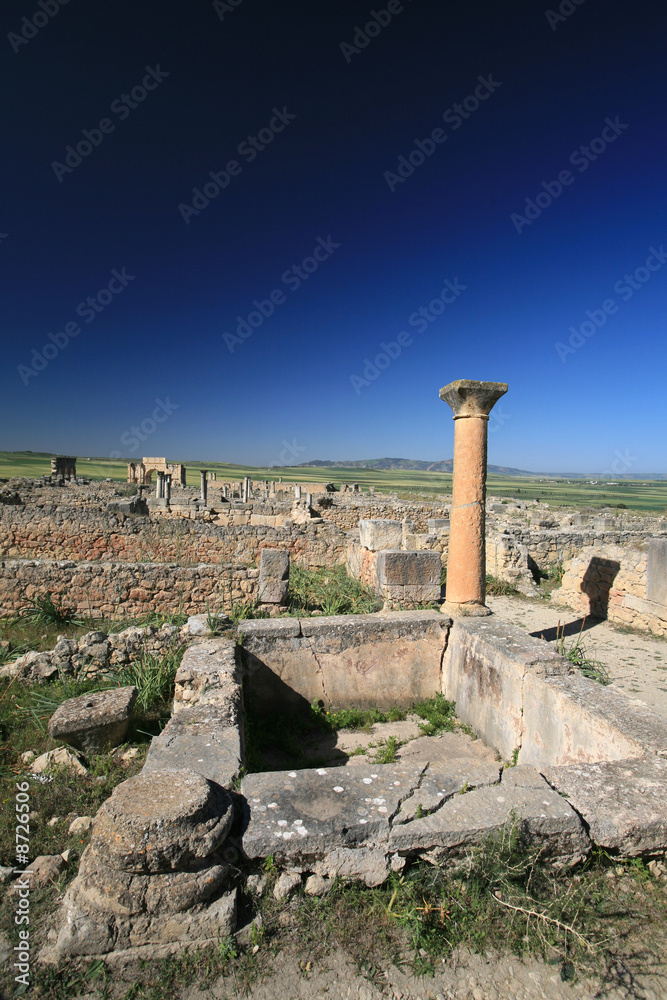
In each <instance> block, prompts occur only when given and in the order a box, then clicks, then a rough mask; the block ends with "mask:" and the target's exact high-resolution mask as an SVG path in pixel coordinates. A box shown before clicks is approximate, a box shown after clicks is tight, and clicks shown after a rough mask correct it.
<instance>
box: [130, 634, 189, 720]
mask: <svg viewBox="0 0 667 1000" xmlns="http://www.w3.org/2000/svg"><path fill="white" fill-rule="evenodd" d="M184 652H185V646H179V647H175V648H173V649H170V650H169V651H168V652H166V653H164V654H163V655H162V656H156V655H154V654H153V653H146V652H144V653H142V655H141V657H140V658H139V659H138V660H134V661H133V662H132V663H127V664H125V665H124V666H122V667H121V668H120V670H119V671H118V674H117V678H118V683H119V684H121V685H130V684H133V685H134V686H135V687H136V689H137V705H138V706H139V708H140V709H141V710H142V711H143V712H150V711H152V710H155V709H158V708H160V707H162V706H166V705H167V704H168V703H169V701H170V700H171V698H172V697H173V693H174V678H175V677H176V671H177V670H178V668H179V667H180V665H181V660H182V659H183V653H184Z"/></svg>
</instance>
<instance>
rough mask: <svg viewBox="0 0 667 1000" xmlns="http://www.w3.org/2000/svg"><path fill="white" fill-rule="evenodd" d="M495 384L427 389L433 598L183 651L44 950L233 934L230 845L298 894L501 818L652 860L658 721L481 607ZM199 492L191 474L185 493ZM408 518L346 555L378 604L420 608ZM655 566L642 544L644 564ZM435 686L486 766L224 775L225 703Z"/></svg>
mask: <svg viewBox="0 0 667 1000" xmlns="http://www.w3.org/2000/svg"><path fill="white" fill-rule="evenodd" d="M506 389H507V386H505V385H504V384H500V383H476V382H470V381H459V382H455V383H452V384H450V385H449V386H446V387H445V388H444V389H443V390H441V398H443V399H444V400H446V401H447V402H448V403H449V404H450V405H451V406H452V409H453V411H454V419H455V421H456V431H455V439H456V440H455V464H454V488H453V499H452V504H451V511H450V517H449V519H447V518H441V519H434V520H440V521H445V520H449V524H448V525H447V526H446V527H445V526H444V525H443V524H439V525H434V526H433V527H434V531H433V533H432V535H433V537H434V538H437V537H438V533H440V535H445V534H446V535H447V537H448V548H449V560H448V562H449V568H448V578H447V602H446V603H445V604H440V605H439V609H435V608H434V609H433V610H414V611H385V612H382V613H378V614H369V615H339V616H333V617H328V618H327V617H322V618H305V619H296V618H287V617H282V618H279V619H270V620H261V619H260V620H255V621H244V622H242V623H241V627H240V628H239V632H238V635H237V637H236V639H235V638H233V637H232V638H209V637H204V636H202V637H201V638H199V639H195V640H194V641H191V643H190V645H189V647H188V649H187V651H186V653H185V655H184V658H183V661H182V663H181V666H180V668H179V671H178V674H177V676H176V687H175V695H174V706H173V714H172V717H171V720H170V721H169V723H168V724H167V726H166V727H165V728H164V729H163V731H162V732H161V733H160V735H159V736H157V737H155V738H154V739H153V741H152V743H151V746H150V750H149V753H148V757H147V759H146V763H145V766H144V768H143V771H142V772H141V774H140V775H138V776H137V777H135V778H132V779H130V780H129V781H126V782H124V783H123V784H122V785H119V786H118V787H117V788H116V789H115V790H114V792H113V794H112V795H111V797H110V798H109V799H108V800H107V801H106V802H105V803H104V804H103V806H102V807H101V809H100V810H99V812H98V814H97V816H96V817H95V820H94V823H93V828H92V837H91V841H90V844H89V845H88V847H87V848H86V849H85V851H84V854H83V857H82V859H81V865H80V868H79V873H78V875H77V877H76V878H75V880H74V881H73V882H72V883H71V885H70V886H69V888H68V890H67V893H66V895H65V898H64V901H63V905H62V908H61V910H60V912H59V914H58V917H57V920H56V924H55V926H54V928H53V930H52V933H51V938H50V942H49V945H48V946H47V948H46V950H45V952H44V953H43V955H42V958H43V959H44V960H50V961H53V960H56V959H58V958H62V957H69V956H87V957H88V958H96V957H100V958H104V959H105V960H107V961H110V962H114V961H124V960H126V959H127V958H128V957H145V958H152V957H157V956H161V955H166V954H169V953H172V952H176V951H179V950H180V949H182V948H183V947H187V946H195V945H196V946H201V945H205V944H207V943H213V942H217V941H219V940H220V937H221V936H225V935H228V934H231V933H233V932H234V931H235V929H236V895H237V889H236V887H235V882H234V875H233V867H232V866H233V864H234V863H235V861H236V859H237V858H238V857H239V856H241V857H242V858H246V859H248V860H250V861H260V860H263V859H265V858H266V857H268V856H269V855H271V856H272V857H273V858H274V860H275V862H276V863H277V864H278V865H279V866H280V867H282V868H284V870H285V871H286V872H288V873H289V877H290V879H292V880H296V882H295V884H297V883H299V882H300V880H301V878H302V877H303V876H309V877H311V876H317V877H318V878H320V879H331V878H333V877H342V878H353V879H358V880H360V881H362V882H364V883H365V884H366V885H369V886H372V885H379V884H381V883H382V882H383V881H384V880H385V878H386V877H387V875H388V874H389V872H391V871H400V870H401V869H402V868H403V867H404V865H405V864H406V863H407V861H408V860H409V859H411V858H415V857H423V858H425V859H427V860H429V861H431V862H432V863H436V864H449V863H453V864H455V863H457V861H458V860H460V859H461V857H462V856H463V855H464V854H465V852H466V850H467V849H468V848H469V847H470V846H472V845H474V844H477V843H479V842H480V840H482V839H483V838H484V837H486V836H488V835H493V834H496V833H498V832H499V831H501V830H502V829H503V828H504V827H505V826H506V825H507V824H508V823H513V824H515V825H516V826H518V827H519V828H520V830H521V831H522V832H523V834H524V835H525V836H527V837H528V838H530V839H531V840H533V841H534V842H536V843H538V844H539V845H540V848H541V851H542V856H543V857H544V858H546V859H550V860H551V861H552V863H554V864H557V865H570V864H574V863H576V862H578V861H580V860H581V859H582V858H584V857H585V856H586V855H587V853H588V852H589V851H590V850H591V847H592V846H593V845H597V846H599V847H601V848H604V849H605V850H608V851H614V852H617V853H618V854H620V855H625V856H636V855H641V854H644V855H645V854H652V855H662V854H664V852H665V850H666V849H667V759H666V757H667V749H666V748H667V723H666V722H665V721H664V720H663V719H662V718H660V717H659V716H657V715H655V714H654V713H652V712H651V711H649V710H648V709H647V708H646V706H644V705H642V704H641V703H637V702H636V701H633V700H632V699H630V698H628V697H627V696H625V695H623V694H622V693H621V692H620V691H618V690H613V689H610V688H604V687H601V686H599V685H597V684H595V682H593V681H591V680H588V679H586V678H584V677H582V676H581V675H580V673H579V672H578V671H577V670H576V669H575V668H574V667H573V666H572V664H571V663H569V661H568V660H566V659H564V658H563V657H561V656H559V655H558V654H557V653H556V652H555V651H554V650H553V649H552V648H551V647H550V646H548V645H547V644H546V643H544V642H543V641H541V640H539V639H534V638H531V637H529V636H526V635H525V634H524V633H522V632H521V631H520V630H519V629H517V628H515V627H513V626H510V625H508V624H506V623H504V622H502V621H500V620H497V619H495V618H489V617H488V614H489V612H488V609H487V608H486V606H485V567H486V554H485V513H486V504H485V473H486V431H487V421H488V415H489V411H490V409H491V407H492V405H493V403H494V402H495V400H496V399H498V398H499V397H500V395H502V393H503V392H505V391H506ZM206 483H207V479H206V470H203V471H202V490H205V484H206ZM246 492H247V489H246ZM406 527H407V528H409V527H410V526H409V525H408V526H405V525H401V524H400V522H391V521H387V522H386V523H385V524H384V525H382V524H381V523H379V522H378V521H377V520H375V521H374V520H373V519H369V520H368V521H367V523H366V524H365V525H362V528H361V534H360V541H361V543H364V542H365V543H366V544H365V545H364V544H362V545H361V548H362V549H363V551H364V552H366V553H368V555H367V556H364V558H366V559H367V560H371V561H374V566H375V572H376V574H377V580H378V585H379V586H381V588H383V589H384V592H385V597H386V598H387V600H389V601H391V600H392V599H393V598H399V597H400V598H402V599H403V600H406V599H407V600H409V599H413V600H414V601H415V602H416V601H417V600H423V599H425V598H426V599H429V598H434V599H435V598H436V595H437V599H439V598H440V578H439V572H440V554H439V552H438V551H433V552H429V551H418V550H415V549H406V548H405V544H406V541H408V539H409V538H410V537H411V536H412V535H414V532H410V531H409V530H406ZM447 528H448V529H449V530H447ZM261 552H262V557H261V562H260V569H259V592H260V599H261V600H263V601H264V602H266V603H267V604H269V603H272V602H274V603H276V604H278V605H279V604H280V603H281V601H282V600H283V599H284V593H285V589H286V582H287V565H288V561H287V557H286V554H283V553H281V552H279V550H270V549H266V548H263V549H262V550H261ZM663 558H664V550H663V548H659V549H656V550H655V552H653V554H652V565H653V566H656V565H658V564H660V565H662V564H661V563H660V560H661V559H663ZM656 593H657V591H656V587H655V586H654V587H653V590H652V594H653V596H655V594H656ZM659 596H660V595H659ZM193 624H194V623H193ZM193 634H200V635H201V631H198V632H197V630H195V631H194V633H193ZM436 693H440V694H442V695H444V696H445V697H446V698H448V699H451V700H453V701H455V702H456V710H457V715H458V717H459V718H460V719H461V720H462V721H463V722H465V723H467V724H468V725H469V726H470V727H471V728H472V729H473V730H474V731H475V732H476V733H477V734H478V735H479V736H480V737H481V739H482V740H483V742H484V744H485V745H486V746H487V747H491V748H495V749H496V750H497V757H496V758H494V756H493V754H491V755H490V756H486V757H483V756H479V755H474V754H467V753H466V752H465V751H463V750H462V749H461V747H460V745H459V746H457V748H456V750H454V747H453V746H452V744H451V743H450V742H448V741H447V740H445V739H443V740H442V741H440V742H438V740H434V741H432V742H431V743H428V742H427V743H426V744H424V743H423V742H422V748H421V756H420V755H417V754H416V753H415V754H414V755H412V756H411V755H410V754H406V756H405V757H402V758H401V760H399V761H398V762H396V763H394V764H374V763H367V762H365V761H364V762H362V763H357V764H356V765H353V764H350V765H349V766H343V767H337V766H326V767H320V768H313V769H303V770H291V771H282V772H280V771H279V772H266V773H254V774H247V775H245V776H244V777H243V778H242V780H241V781H240V786H239V777H240V775H241V773H242V768H243V767H244V763H245V756H244V732H243V711H242V704H243V699H244V698H245V699H246V701H247V703H248V704H249V705H251V706H252V707H253V710H254V711H255V712H257V713H258V714H259V715H260V716H261V715H262V713H264V714H267V715H269V714H275V713H276V712H278V713H285V714H286V715H287V716H289V715H290V713H295V712H299V711H302V710H304V709H306V708H307V707H308V706H309V705H310V704H312V703H313V702H318V703H320V704H321V705H322V706H323V707H324V708H326V709H329V708H331V707H336V708H339V707H354V706H357V707H362V708H363V707H373V706H377V707H379V708H390V707H393V706H398V707H407V706H409V705H410V704H412V703H413V702H414V701H415V700H418V699H419V698H425V697H430V696H432V695H433V694H436ZM424 739H425V740H427V741H428V739H429V738H428V737H425V738H424ZM415 743H419V741H418V740H417V741H415ZM351 760H352V759H351ZM503 760H504V761H508V762H511V763H508V764H503V763H502V761H503ZM512 765H516V766H512Z"/></svg>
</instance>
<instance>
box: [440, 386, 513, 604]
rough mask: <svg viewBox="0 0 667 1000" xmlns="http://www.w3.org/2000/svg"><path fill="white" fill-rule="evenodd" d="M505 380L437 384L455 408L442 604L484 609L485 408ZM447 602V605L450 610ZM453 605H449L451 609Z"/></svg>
mask: <svg viewBox="0 0 667 1000" xmlns="http://www.w3.org/2000/svg"><path fill="white" fill-rule="evenodd" d="M506 392H507V385H506V383H505V382H473V381H470V380H469V379H459V380H458V381H456V382H450V384H449V385H446V386H445V387H444V388H443V389H441V390H440V399H442V400H444V401H445V402H446V403H449V405H450V406H451V408H452V410H453V413H454V421H455V424H454V476H453V479H454V481H453V485H452V510H451V515H450V530H449V552H448V556H447V605H448V606H450V607H451V606H452V605H454V606H457V605H467V606H468V607H467V610H468V612H470V611H474V610H475V608H478V609H479V612H478V613H481V614H483V613H484V612H485V610H486V609H485V607H484V602H485V600H486V551H485V521H484V518H485V500H486V455H487V437H488V422H489V413H490V412H491V410H492V408H493V406H494V405H495V403H497V402H498V400H499V399H500V397H501V396H503V395H504V394H505V393H506ZM449 609H450V608H448V610H449ZM455 609H456V608H454V610H455Z"/></svg>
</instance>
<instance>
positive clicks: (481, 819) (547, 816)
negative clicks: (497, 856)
mask: <svg viewBox="0 0 667 1000" xmlns="http://www.w3.org/2000/svg"><path fill="white" fill-rule="evenodd" d="M513 770H514V769H513V768H509V769H507V770H505V771H503V776H502V781H501V782H500V784H496V785H492V786H491V787H482V788H478V789H473V790H472V791H468V792H466V793H465V794H463V795H461V794H458V795H453V796H451V797H449V798H447V799H444V800H443V802H442V805H441V806H440V808H436V809H434V810H433V811H431V812H430V813H428V814H427V815H426V816H423V817H420V818H419V819H417V818H415V819H413V820H412V821H411V822H410V823H407V824H405V825H400V824H396V823H394V825H393V826H392V830H391V835H390V837H389V848H390V850H398V851H401V852H408V851H409V852H414V851H423V852H428V856H429V858H430V859H431V860H438V861H440V860H442V859H444V858H447V857H457V856H460V855H461V854H463V853H464V851H465V849H466V848H467V847H470V846H472V845H473V844H478V843H479V842H480V841H482V840H484V839H486V838H487V837H490V836H497V835H499V834H501V832H502V830H503V829H504V828H505V827H506V826H516V827H517V828H518V829H519V831H520V832H522V833H523V834H524V835H525V836H526V837H527V838H528V839H529V840H531V841H534V842H537V843H538V844H540V846H541V847H542V848H543V856H544V857H550V858H552V859H555V860H558V861H560V862H565V863H574V862H575V861H578V860H580V859H582V858H583V857H585V856H586V854H587V853H588V851H589V849H590V840H589V838H588V835H587V834H586V831H585V830H584V827H583V824H582V822H581V820H580V818H579V816H578V815H577V813H576V812H575V811H574V809H573V808H572V807H571V806H570V805H569V804H568V802H567V801H566V800H565V799H564V798H563V797H562V796H561V795H559V794H558V793H557V792H554V791H553V789H551V788H550V787H549V786H548V785H547V783H546V781H545V780H544V779H543V778H542V777H541V775H539V774H538V773H537V772H536V771H535V772H533V775H532V776H531V778H528V776H526V775H524V776H523V777H522V779H520V780H519V781H517V780H516V779H514V780H512V778H511V777H510V778H509V780H506V776H511V774H512V771H513Z"/></svg>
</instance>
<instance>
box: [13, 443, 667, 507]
mask: <svg viewBox="0 0 667 1000" xmlns="http://www.w3.org/2000/svg"><path fill="white" fill-rule="evenodd" d="M50 459H51V455H50V454H48V453H46V452H30V451H23V452H18V451H13V452H12V451H3V452H0V478H3V479H7V478H9V477H11V476H28V477H31V478H38V477H39V476H44V475H48V474H49V473H50V471H51V464H50ZM169 461H177V459H174V458H171V457H170V458H169ZM185 465H186V466H187V470H188V473H187V481H188V486H198V485H199V469H200V468H207V469H210V470H211V471H212V472H216V473H217V477H218V481H220V482H229V481H232V482H236V481H237V480H240V479H242V478H243V476H250V477H251V478H252V479H254V480H261V479H269V480H271V479H276V480H277V479H278V478H279V477H280V476H282V479H283V481H284V482H300V483H322V482H332V483H334V484H335V485H336V486H340V485H341V484H342V483H359V485H360V486H361V488H362V489H363V490H367V489H368V487H369V486H374V487H375V489H376V490H378V491H379V492H385V493H389V492H397V493H398V494H399V495H400V496H403V497H405V498H408V497H410V496H413V497H414V496H415V495H424V496H428V497H434V498H437V497H438V496H443V495H446V494H448V493H451V489H452V477H451V475H449V474H447V473H443V472H421V471H413V470H408V469H392V470H390V471H385V470H379V469H359V468H355V469H341V468H327V469H321V468H310V469H308V468H306V469H303V468H280V469H278V468H273V469H268V468H266V469H258V468H255V467H254V466H250V465H227V464H225V463H223V462H187V461H186V462H185ZM76 468H77V473H78V474H79V475H80V476H85V477H86V478H88V479H107V478H110V479H114V480H116V481H117V482H121V483H124V482H126V480H127V462H126V461H123V460H121V459H109V458H92V457H91V458H77V463H76ZM487 490H488V493H489V495H490V496H495V497H515V498H517V499H519V500H540V501H543V502H544V503H548V504H551V505H552V506H555V507H563V506H567V507H576V508H581V507H614V506H616V505H618V504H625V506H626V507H628V509H630V510H637V511H647V512H648V511H654V512H658V513H664V512H665V511H666V510H667V481H663V480H655V481H647V482H643V481H638V480H624V481H621V482H620V483H619V484H618V486H609V485H608V484H606V483H605V482H603V481H601V482H599V483H598V484H596V485H591V484H590V483H587V482H584V481H581V480H573V481H570V482H568V481H567V480H564V479H560V480H549V481H547V482H542V481H541V480H539V479H537V478H535V479H530V478H526V477H516V478H515V477H512V476H498V475H491V476H489V478H488V484H487Z"/></svg>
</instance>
